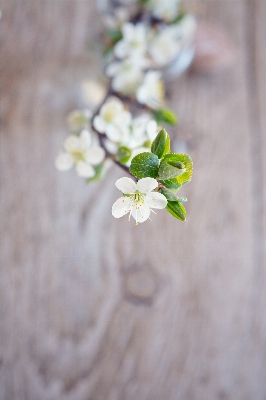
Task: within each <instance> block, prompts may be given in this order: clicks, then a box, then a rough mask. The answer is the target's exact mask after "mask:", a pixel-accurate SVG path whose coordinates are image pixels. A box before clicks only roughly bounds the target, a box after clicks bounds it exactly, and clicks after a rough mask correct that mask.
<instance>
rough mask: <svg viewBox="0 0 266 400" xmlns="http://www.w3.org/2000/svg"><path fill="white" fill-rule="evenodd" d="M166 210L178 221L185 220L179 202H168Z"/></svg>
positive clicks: (181, 205) (184, 212)
mask: <svg viewBox="0 0 266 400" xmlns="http://www.w3.org/2000/svg"><path fill="white" fill-rule="evenodd" d="M166 210H167V211H168V212H169V213H170V214H172V215H173V217H175V218H177V219H180V220H181V221H185V220H186V215H187V212H186V209H185V207H184V206H183V204H181V203H180V202H179V201H168V203H167V206H166Z"/></svg>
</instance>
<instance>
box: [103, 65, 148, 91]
mask: <svg viewBox="0 0 266 400" xmlns="http://www.w3.org/2000/svg"><path fill="white" fill-rule="evenodd" d="M106 74H107V76H110V77H112V78H113V79H112V88H113V89H114V90H115V91H116V92H120V93H122V94H125V95H129V94H132V93H135V92H136V90H137V88H138V86H139V85H140V83H141V82H142V80H143V77H144V73H143V71H142V69H141V66H139V65H138V64H134V63H133V62H132V60H131V59H127V60H125V61H122V62H120V61H114V62H112V63H111V64H109V65H108V66H107V68H106Z"/></svg>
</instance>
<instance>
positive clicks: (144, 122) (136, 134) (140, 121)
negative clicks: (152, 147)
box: [122, 113, 158, 151]
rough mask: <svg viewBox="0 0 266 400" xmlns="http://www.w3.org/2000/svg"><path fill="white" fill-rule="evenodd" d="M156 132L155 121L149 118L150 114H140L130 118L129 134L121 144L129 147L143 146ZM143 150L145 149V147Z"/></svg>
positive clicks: (152, 138)
mask: <svg viewBox="0 0 266 400" xmlns="http://www.w3.org/2000/svg"><path fill="white" fill-rule="evenodd" d="M157 133H158V127H157V123H156V121H155V120H153V119H151V115H150V114H148V113H145V114H141V115H139V116H137V117H135V118H134V119H133V120H132V123H131V126H130V132H129V135H128V136H126V137H125V138H124V140H123V143H122V144H123V145H124V146H127V147H129V148H130V149H135V148H137V147H139V146H144V145H145V143H147V142H149V143H150V142H151V141H152V140H154V138H155V136H156V135H157ZM144 151H147V148H146V150H144Z"/></svg>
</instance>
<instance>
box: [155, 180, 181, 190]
mask: <svg viewBox="0 0 266 400" xmlns="http://www.w3.org/2000/svg"><path fill="white" fill-rule="evenodd" d="M160 182H161V183H162V184H163V185H164V186H165V187H166V188H168V189H174V190H176V191H177V189H180V188H181V186H182V185H181V183H178V182H177V181H176V178H173V179H167V180H165V181H163V180H160Z"/></svg>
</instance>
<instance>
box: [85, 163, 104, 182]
mask: <svg viewBox="0 0 266 400" xmlns="http://www.w3.org/2000/svg"><path fill="white" fill-rule="evenodd" d="M93 168H94V170H95V175H94V176H93V177H92V178H88V179H87V183H91V182H97V181H99V180H101V179H102V178H103V177H104V176H105V173H106V168H105V166H104V164H100V165H96V166H94V167H93Z"/></svg>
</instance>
